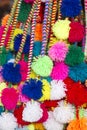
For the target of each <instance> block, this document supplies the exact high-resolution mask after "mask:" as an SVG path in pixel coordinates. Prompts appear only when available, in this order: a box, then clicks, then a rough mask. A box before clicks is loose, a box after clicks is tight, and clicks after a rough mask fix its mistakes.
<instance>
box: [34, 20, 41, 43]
mask: <svg viewBox="0 0 87 130" xmlns="http://www.w3.org/2000/svg"><path fill="white" fill-rule="evenodd" d="M35 41H42V24H41V23H37V24H36V28H35Z"/></svg>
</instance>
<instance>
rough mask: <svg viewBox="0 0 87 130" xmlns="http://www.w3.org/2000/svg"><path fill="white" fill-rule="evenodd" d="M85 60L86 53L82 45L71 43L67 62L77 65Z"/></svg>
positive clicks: (70, 64)
mask: <svg viewBox="0 0 87 130" xmlns="http://www.w3.org/2000/svg"><path fill="white" fill-rule="evenodd" d="M83 61H84V53H83V52H82V49H81V47H77V46H75V45H71V46H70V47H69V52H68V53H67V55H66V59H65V63H66V64H68V65H69V66H75V65H77V64H80V63H82V62H83Z"/></svg>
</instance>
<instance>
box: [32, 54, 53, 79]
mask: <svg viewBox="0 0 87 130" xmlns="http://www.w3.org/2000/svg"><path fill="white" fill-rule="evenodd" d="M52 68H53V62H52V60H51V59H50V58H49V57H48V56H43V57H41V56H39V57H38V59H37V58H35V61H34V62H33V63H32V69H33V71H34V72H35V73H36V74H38V75H40V76H42V77H47V76H49V75H50V73H51V71H52Z"/></svg>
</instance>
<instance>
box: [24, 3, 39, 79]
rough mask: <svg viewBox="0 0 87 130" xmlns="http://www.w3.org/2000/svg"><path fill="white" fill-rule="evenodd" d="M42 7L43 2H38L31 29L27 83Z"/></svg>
mask: <svg viewBox="0 0 87 130" xmlns="http://www.w3.org/2000/svg"><path fill="white" fill-rule="evenodd" d="M40 6H41V0H39V1H38V4H37V8H36V10H35V12H34V15H33V21H32V27H31V29H32V32H31V41H30V50H29V57H28V71H27V78H26V80H27V81H28V80H29V79H30V73H31V62H32V55H33V45H34V38H35V28H36V22H37V17H38V14H39V11H40Z"/></svg>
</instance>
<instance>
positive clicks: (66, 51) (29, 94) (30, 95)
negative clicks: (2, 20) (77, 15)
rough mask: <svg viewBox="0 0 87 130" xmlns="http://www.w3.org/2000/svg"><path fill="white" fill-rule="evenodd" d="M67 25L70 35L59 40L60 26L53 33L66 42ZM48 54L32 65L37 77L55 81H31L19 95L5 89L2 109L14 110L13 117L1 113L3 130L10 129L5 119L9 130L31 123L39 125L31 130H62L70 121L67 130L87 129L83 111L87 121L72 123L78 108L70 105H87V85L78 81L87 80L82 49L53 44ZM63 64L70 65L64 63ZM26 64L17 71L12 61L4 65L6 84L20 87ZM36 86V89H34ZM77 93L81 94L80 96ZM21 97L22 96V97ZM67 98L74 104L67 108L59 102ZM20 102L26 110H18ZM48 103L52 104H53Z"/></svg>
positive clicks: (74, 121) (17, 67)
mask: <svg viewBox="0 0 87 130" xmlns="http://www.w3.org/2000/svg"><path fill="white" fill-rule="evenodd" d="M62 5H63V4H62ZM62 21H63V20H62ZM62 21H61V22H62ZM66 21H67V22H66V23H67V26H66V28H65V29H67V30H65V31H66V32H68V33H64V36H57V35H56V33H55V27H56V29H58V28H60V27H61V26H59V25H58V26H56V23H55V25H54V26H53V33H54V35H55V36H56V37H57V38H58V39H64V40H65V39H68V36H69V31H70V25H69V24H71V23H70V21H68V20H66ZM64 22H65V20H64ZM64 24H65V23H64ZM65 25H66V24H65ZM65 25H64V26H63V28H64V27H65ZM57 27H58V28H57ZM75 27H77V26H75ZM60 30H62V29H60ZM83 30H84V29H83ZM76 31H77V30H76ZM57 32H58V30H57ZM63 32H64V31H63ZM78 32H79V31H78ZM81 32H82V35H83V34H84V33H83V32H84V31H81ZM58 34H59V33H58ZM61 34H62V33H61ZM65 34H67V36H65ZM74 34H75V33H74ZM76 34H77V33H76ZM80 36H81V35H80ZM61 37H62V38H61ZM63 37H64V38H63ZM73 38H74V37H73ZM82 38H83V37H82ZM75 40H76V41H77V39H75ZM81 40H82V39H81ZM17 41H18V40H17ZM76 41H75V42H76ZM14 45H15V44H14ZM36 48H37V47H36ZM61 48H62V49H61ZM40 49H41V48H40ZM25 50H26V49H25ZM58 53H59V54H58ZM39 54H40V53H39ZM48 54H49V56H50V58H49V57H48V56H44V57H41V56H40V57H39V58H38V59H37V58H36V59H35V60H34V63H32V69H33V70H34V71H35V72H36V74H38V75H40V76H42V77H43V78H44V77H47V76H51V78H52V81H51V82H50V81H49V80H51V79H50V78H49V79H48V81H49V82H50V83H48V82H47V80H42V81H41V80H35V79H30V81H29V82H26V83H25V84H24V86H21V87H19V92H18V89H17V91H16V89H14V88H8V87H6V88H5V89H3V90H2V95H1V102H2V103H3V105H4V106H5V108H6V109H7V110H13V111H14V115H13V114H12V113H2V115H1V121H2V123H1V124H2V126H1V129H2V128H3V130H5V129H7V126H6V128H5V125H4V123H5V121H3V120H4V117H6V119H7V120H6V122H7V121H8V120H9V122H10V124H9V126H8V129H9V130H13V129H14V128H16V127H17V123H18V124H19V125H22V126H23V125H25V126H26V125H29V124H30V123H32V122H33V123H34V122H37V124H34V125H32V126H31V125H30V126H29V129H30V128H31V129H36V128H35V127H36V126H37V129H41V130H42V129H47V130H52V129H53V130H55V129H58V130H62V129H63V125H64V124H66V123H69V122H70V121H71V123H70V125H69V126H68V127H67V129H69V130H70V129H71V128H72V126H73V128H72V129H73V130H75V125H76V124H77V123H78V124H79V125H81V126H80V127H81V128H76V129H78V130H79V129H83V130H84V129H86V127H87V126H86V121H87V119H86V110H83V109H81V111H80V114H81V113H82V112H83V111H84V112H83V115H81V117H85V118H81V119H77V120H73V121H72V119H75V115H76V114H75V113H76V110H75V107H74V106H72V105H71V104H74V105H75V106H76V107H78V106H79V107H80V106H81V105H83V104H84V103H85V102H87V101H86V100H87V99H86V98H84V97H86V89H85V87H84V85H82V84H81V83H79V82H77V81H81V82H82V83H83V82H84V81H85V79H86V78H87V65H86V64H85V63H84V54H83V52H82V50H81V48H80V47H76V46H74V45H71V46H70V47H69V48H68V47H67V46H66V44H65V42H62V41H61V42H60V41H58V42H57V43H56V44H54V46H52V48H50V50H49V51H48ZM78 57H79V59H78ZM75 58H76V59H75ZM36 61H37V62H36ZM52 61H53V62H54V63H55V65H54V67H53V63H52ZM64 61H65V63H66V64H67V65H66V64H65V63H64ZM23 63H24V64H25V65H26V63H25V62H24V61H21V63H19V65H16V67H15V69H14V66H13V63H12V61H9V63H7V64H5V65H4V66H3V69H2V71H1V72H2V76H3V78H4V80H5V81H7V82H11V83H12V84H13V86H14V84H17V83H19V82H20V81H21V79H22V73H23V72H24V74H23V76H24V75H26V73H25V69H24V67H25V65H24V64H23ZM44 63H45V64H44ZM20 64H21V65H20ZM23 65H24V66H23ZM34 67H35V68H34ZM83 69H84V70H83ZM70 71H71V76H70ZM8 72H9V73H8ZM10 72H11V74H10ZM26 72H27V71H26ZM68 75H69V77H70V78H72V79H73V80H74V81H75V82H77V83H74V81H73V80H71V79H68V78H66V77H67V76H68ZM81 75H84V76H81ZM12 76H13V77H12ZM74 76H75V77H74ZM23 78H24V77H23ZM31 78H32V76H31ZM25 79H26V78H25ZM25 79H24V81H25ZM64 79H65V80H64ZM2 80H3V79H2ZM62 80H64V81H62ZM64 82H65V83H64ZM33 86H34V88H33ZM72 86H73V87H72ZM14 87H15V86H14ZM47 88H48V89H47ZM57 89H58V90H57ZM78 91H79V92H78ZM77 92H78V93H79V95H78V93H77ZM9 93H10V94H9ZM11 93H12V96H11ZM19 93H20V95H19ZM6 95H7V96H6ZM13 95H14V96H13ZM74 95H76V96H77V97H75V96H74ZM9 96H11V97H9ZM12 97H15V98H14V99H13V98H12ZM65 97H66V98H67V101H68V102H69V103H71V104H68V103H67V105H65V103H64V102H59V103H58V101H56V100H61V99H63V98H65ZM7 99H8V100H7ZM31 99H34V100H38V101H39V102H36V101H35V102H33V101H29V100H31ZM76 99H78V100H76ZM18 100H19V101H21V102H24V103H26V106H20V105H19V107H17V108H15V107H16V105H17V102H19V101H18ZM45 100H48V101H45ZM49 100H52V102H51V101H49ZM7 101H8V102H7ZM41 101H44V102H43V103H40V102H41ZM57 103H58V104H57ZM52 107H54V109H52ZM55 107H56V108H55ZM14 109H15V110H14ZM49 110H52V111H49ZM19 113H20V115H19ZM36 113H37V114H36ZM63 113H64V115H63ZM29 115H30V116H29ZM57 115H58V116H57ZM11 116H13V117H11ZM63 117H64V118H63ZM61 119H62V120H61ZM12 121H13V122H12ZM3 122H4V123H3ZM11 122H12V124H13V123H15V125H14V126H13V125H12V124H11ZM43 122H44V123H43ZM39 123H43V125H41V124H39ZM38 124H39V128H38ZM73 124H74V125H73ZM35 125H36V126H35ZM44 127H45V128H44ZM77 127H78V125H77ZM18 129H25V130H26V129H28V128H27V127H24V128H18Z"/></svg>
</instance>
